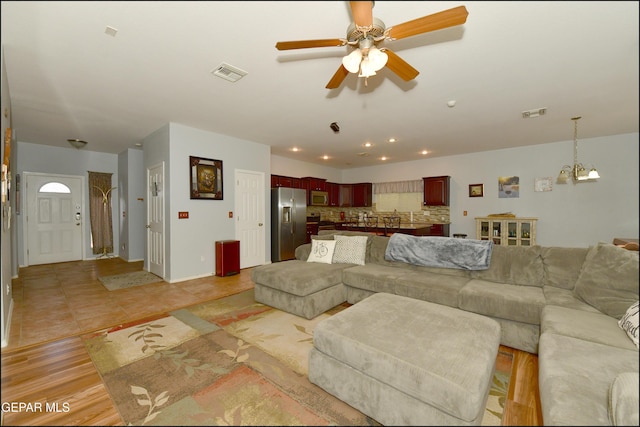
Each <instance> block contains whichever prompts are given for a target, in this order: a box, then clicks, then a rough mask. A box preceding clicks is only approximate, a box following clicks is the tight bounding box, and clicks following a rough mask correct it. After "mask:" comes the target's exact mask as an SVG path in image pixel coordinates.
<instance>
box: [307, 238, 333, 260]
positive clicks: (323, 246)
mask: <svg viewBox="0 0 640 427" xmlns="http://www.w3.org/2000/svg"><path fill="white" fill-rule="evenodd" d="M335 249H336V241H335V240H319V239H313V240H311V253H310V254H309V258H307V262H320V263H324V264H331V260H332V259H333V253H334V251H335Z"/></svg>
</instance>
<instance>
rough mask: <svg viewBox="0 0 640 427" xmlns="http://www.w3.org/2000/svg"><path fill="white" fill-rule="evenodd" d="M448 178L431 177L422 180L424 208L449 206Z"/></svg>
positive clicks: (449, 178)
mask: <svg viewBox="0 0 640 427" xmlns="http://www.w3.org/2000/svg"><path fill="white" fill-rule="evenodd" d="M450 180H451V177H450V176H431V177H426V178H422V181H423V182H424V200H423V205H425V206H449V182H450Z"/></svg>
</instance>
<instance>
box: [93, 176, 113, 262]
mask: <svg viewBox="0 0 640 427" xmlns="http://www.w3.org/2000/svg"><path fill="white" fill-rule="evenodd" d="M111 175H113V174H111V173H103V172H91V171H89V218H90V220H91V239H92V242H93V254H94V255H97V254H103V255H106V254H108V253H112V252H113V222H112V221H113V219H112V215H111V192H112V190H113V189H115V187H111Z"/></svg>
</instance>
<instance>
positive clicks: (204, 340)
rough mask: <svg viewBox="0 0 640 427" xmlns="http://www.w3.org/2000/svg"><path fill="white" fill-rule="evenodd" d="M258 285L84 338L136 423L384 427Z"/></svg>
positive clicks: (497, 391) (494, 421) (495, 420)
mask: <svg viewBox="0 0 640 427" xmlns="http://www.w3.org/2000/svg"><path fill="white" fill-rule="evenodd" d="M346 307H348V305H347V304H343V305H341V306H339V307H336V308H335V309H333V310H330V311H328V312H327V313H324V314H322V315H320V316H319V317H317V318H315V319H312V320H306V319H304V318H301V317H297V316H294V315H292V314H289V313H285V312H283V311H280V310H277V309H274V308H271V307H268V306H265V305H262V304H259V303H256V302H255V300H254V298H253V290H249V291H245V292H242V293H239V294H236V295H232V296H229V297H225V298H221V299H219V300H215V301H210V302H207V303H203V304H199V305H196V306H193V307H189V308H187V309H182V310H177V311H174V312H172V313H170V314H169V315H164V316H158V317H155V318H149V319H145V320H144V321H141V322H137V323H136V324H126V325H122V326H120V327H117V328H111V329H108V330H103V331H99V332H96V333H93V334H89V335H85V336H83V340H84V343H85V347H86V348H87V350H88V352H89V354H90V355H91V358H92V360H93V362H94V364H95V366H96V368H97V369H98V371H99V372H100V374H101V376H102V378H103V380H104V382H105V384H106V386H107V389H108V390H109V393H110V395H111V397H112V399H113V401H114V403H115V405H116V407H117V408H118V411H119V413H120V415H121V416H122V419H123V421H124V423H125V424H127V425H181V426H185V425H261V426H267V425H282V426H284V425H379V424H378V423H377V422H376V421H375V420H372V419H370V418H369V417H367V416H366V415H364V414H362V413H360V412H359V411H357V410H356V409H354V408H352V407H350V406H349V405H347V404H346V403H344V402H342V401H340V400H339V399H337V398H335V397H334V396H332V395H330V394H329V393H327V392H325V391H324V390H322V389H321V388H320V387H317V386H316V385H314V384H311V383H310V382H309V380H308V379H307V356H308V352H309V350H310V349H311V347H312V345H313V344H312V338H313V328H314V327H315V325H317V324H318V322H321V321H322V320H323V319H326V318H327V317H329V316H331V315H333V314H335V313H337V312H339V311H341V310H343V309H345V308H346ZM511 367H512V360H511V355H510V354H506V353H504V354H503V353H499V354H498V359H497V361H496V374H495V376H494V379H493V387H492V389H491V393H490V396H489V402H488V404H487V409H486V411H485V417H484V419H483V425H500V421H501V418H502V413H503V407H504V401H505V398H506V395H507V390H508V387H509V378H510V374H511Z"/></svg>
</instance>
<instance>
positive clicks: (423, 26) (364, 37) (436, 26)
mask: <svg viewBox="0 0 640 427" xmlns="http://www.w3.org/2000/svg"><path fill="white" fill-rule="evenodd" d="M349 3H350V5H351V16H352V17H353V22H352V23H351V24H350V25H349V27H348V28H347V37H346V38H345V39H340V38H338V39H320V40H295V41H286V42H278V43H276V49H278V50H290V49H307V48H312V47H333V46H345V45H349V46H355V48H354V49H353V51H351V53H349V54H348V55H347V56H345V57H344V58H343V59H342V64H341V65H340V67H339V68H338V70H337V71H336V73H335V74H334V75H333V77H332V78H331V80H329V83H328V84H327V86H326V88H327V89H335V88H337V87H339V86H340V85H341V84H342V82H343V81H344V79H345V78H346V77H347V75H348V74H349V73H350V72H351V73H359V74H358V77H364V78H365V84H366V82H367V80H366V79H367V78H368V77H370V76H373V75H375V74H376V71H378V70H380V69H382V68H383V67H385V66H386V67H388V68H389V69H390V70H391V71H393V72H394V73H396V74H397V75H398V76H400V78H402V79H403V80H404V81H409V80H413V79H415V78H416V76H417V75H418V74H419V73H420V72H419V71H418V70H416V69H415V68H413V67H412V66H411V65H409V63H407V62H406V61H405V60H403V59H402V58H400V57H399V56H398V55H397V54H396V53H394V52H393V51H392V50H390V49H389V48H387V47H382V48H378V47H377V46H376V45H377V44H378V43H380V42H382V41H384V40H389V41H393V40H399V39H403V38H407V37H411V36H415V35H418V34H422V33H427V32H430V31H436V30H441V29H444V28H448V27H453V26H456V25H461V24H464V23H465V22H466V21H467V15H469V12H467V9H466V8H465V7H464V6H458V7H454V8H453V9H447V10H444V11H442V12H438V13H434V14H432V15H427V16H423V17H422V18H417V19H414V20H412V21H407V22H404V23H402V24H398V25H396V26H393V27H389V28H386V27H385V25H384V23H383V22H382V21H381V20H380V19H378V18H374V16H373V5H374V3H375V2H374V1H351V2H349Z"/></svg>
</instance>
